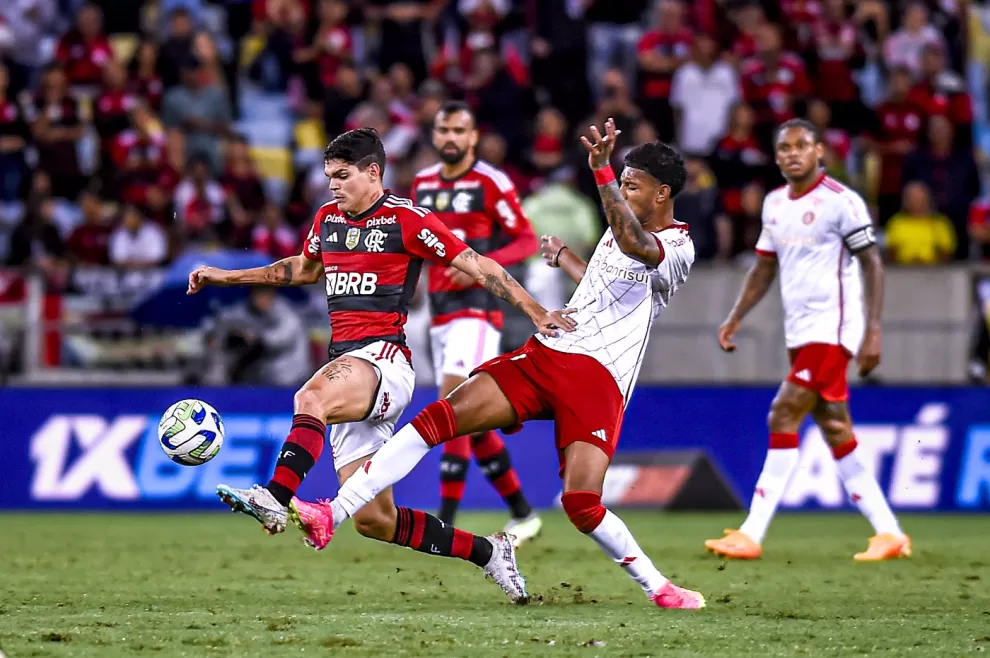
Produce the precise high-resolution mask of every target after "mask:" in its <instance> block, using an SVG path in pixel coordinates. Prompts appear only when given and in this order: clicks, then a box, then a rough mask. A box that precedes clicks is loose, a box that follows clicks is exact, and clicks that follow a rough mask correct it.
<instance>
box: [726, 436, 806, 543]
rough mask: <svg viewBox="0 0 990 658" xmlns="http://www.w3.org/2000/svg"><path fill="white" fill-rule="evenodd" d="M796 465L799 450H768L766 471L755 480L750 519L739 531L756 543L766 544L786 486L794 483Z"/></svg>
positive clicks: (765, 464)
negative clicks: (766, 537) (764, 542)
mask: <svg viewBox="0 0 990 658" xmlns="http://www.w3.org/2000/svg"><path fill="white" fill-rule="evenodd" d="M797 465H798V449H797V448H771V449H770V450H768V451H767V458H766V461H764V462H763V471H762V472H761V473H760V479H759V480H757V481H756V490H755V491H754V492H753V500H752V502H750V504H749V516H747V517H746V520H745V521H743V524H742V525H741V526H739V531H740V532H742V533H743V534H744V535H746V536H747V537H749V538H750V539H752V540H753V541H755V542H756V543H757V544H762V543H763V538H764V537H765V536H766V534H767V528H769V527H770V522H771V521H772V520H773V515H774V514H775V513H776V512H777V505H779V504H780V499H781V498H783V497H784V492H785V491H786V490H787V483H788V482H790V481H791V476H792V475H793V474H794V469H796V468H797Z"/></svg>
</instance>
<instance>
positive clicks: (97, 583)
mask: <svg viewBox="0 0 990 658" xmlns="http://www.w3.org/2000/svg"><path fill="white" fill-rule="evenodd" d="M620 514H621V516H623V517H624V518H625V519H626V521H627V523H628V524H629V526H630V528H631V529H632V530H633V532H634V533H635V534H636V536H637V537H638V538H639V540H640V542H641V544H642V545H643V546H644V548H645V549H646V551H647V552H648V553H649V554H650V555H651V556H652V557H653V558H654V560H655V561H656V563H657V565H658V566H659V568H660V569H661V571H663V572H664V573H665V574H666V575H668V576H670V577H671V578H672V579H674V580H675V582H678V583H680V584H683V585H685V586H688V587H692V588H694V589H698V590H700V591H702V592H703V593H704V594H705V595H706V596H707V597H708V608H707V609H705V610H702V611H698V612H690V611H664V610H659V609H657V608H655V607H653V605H652V604H650V603H649V602H648V601H647V599H646V598H645V597H644V596H643V595H642V594H641V593H640V591H639V589H638V587H637V586H636V585H635V584H634V583H632V582H631V581H630V580H629V579H628V578H627V577H626V576H625V574H624V573H623V572H622V570H621V569H620V568H619V567H617V566H615V565H613V564H612V563H611V562H610V561H609V560H608V559H607V558H606V557H605V556H604V555H602V554H601V553H600V552H599V551H598V549H597V547H596V546H595V545H594V544H593V543H592V542H591V540H589V539H587V538H585V537H582V536H580V535H579V534H578V533H577V532H576V531H575V530H573V529H572V528H571V527H570V526H569V524H568V522H567V519H566V518H565V517H564V516H563V515H562V514H560V513H559V512H557V513H549V514H548V515H547V517H546V519H547V525H546V527H545V531H544V534H543V536H542V537H540V538H539V539H538V540H536V542H534V543H532V544H529V545H527V546H526V547H524V549H523V550H522V551H521V552H520V555H519V562H520V567H521V568H522V570H523V573H524V574H525V575H526V577H527V579H528V583H529V588H530V592H531V594H532V595H533V597H534V600H533V603H532V604H530V605H529V606H526V607H517V606H513V605H511V604H509V603H508V601H507V600H506V599H505V597H504V596H503V595H502V593H501V591H500V590H499V589H498V587H497V586H495V585H494V584H493V583H491V582H489V581H486V580H484V578H483V577H482V575H481V572H480V570H478V569H476V568H475V567H473V566H471V565H469V564H467V563H463V562H459V561H453V560H444V559H439V558H433V557H429V556H425V555H420V554H418V553H415V552H413V551H410V550H408V549H403V548H398V547H395V546H388V545H383V544H378V543H376V542H373V541H371V540H367V539H362V538H360V537H358V536H357V535H356V534H355V533H354V532H353V530H352V529H351V528H350V527H349V525H348V527H346V528H345V529H344V530H343V531H342V532H341V534H340V536H339V537H338V538H337V539H336V540H335V541H334V543H333V544H331V546H330V547H329V548H328V549H327V550H326V551H324V552H323V553H315V552H313V551H311V550H310V549H307V548H305V547H304V546H302V544H301V542H300V537H299V534H298V532H296V531H295V529H294V528H290V530H289V531H288V532H287V533H286V534H285V535H282V536H279V537H274V538H270V537H267V536H266V535H264V534H263V533H262V532H261V531H260V529H259V528H258V526H257V524H256V523H254V522H253V521H252V520H250V519H248V518H246V517H243V516H234V515H231V514H219V513H218V514H201V515H171V514H158V515H155V514H149V515H141V516H137V515H84V514H77V515H53V514H39V515H27V514H7V515H0V647H2V649H3V651H4V652H6V653H7V655H8V656H9V657H10V658H22V657H24V656H99V657H101V658H106V657H113V656H237V657H248V656H266V657H269V656H296V655H303V656H466V657H475V656H530V655H534V656H535V655H539V656H670V657H680V656H685V657H686V656H718V657H724V658H736V657H742V656H753V657H769V656H891V657H893V656H924V657H933V656H940V657H941V656H964V655H971V654H976V653H980V652H990V551H988V540H990V520H988V518H987V517H985V516H983V517H980V516H972V517H959V516H952V517H950V516H942V517H936V516H907V517H904V518H903V519H902V521H903V523H904V526H905V528H907V529H908V531H909V532H910V533H911V534H912V535H913V537H914V542H915V556H914V557H913V558H912V559H910V560H902V561H898V562H892V563H883V564H855V563H853V561H852V554H853V552H855V551H857V550H861V549H862V548H863V547H864V546H865V542H866V539H867V536H868V534H869V533H868V526H867V524H866V522H865V521H864V520H863V519H861V518H859V517H855V516H847V515H784V516H781V517H780V518H778V519H777V521H776V523H775V525H774V527H773V528H771V534H770V538H769V541H768V542H767V543H766V546H765V549H766V552H765V553H764V558H763V559H762V560H761V561H758V562H750V563H741V562H728V563H727V562H723V561H721V560H719V559H717V558H715V557H713V556H710V555H706V554H705V553H704V552H703V549H702V541H703V540H704V539H706V538H708V537H712V536H717V535H719V533H720V531H721V530H722V528H724V527H731V526H733V525H734V524H737V523H738V522H739V520H740V515H732V516H727V515H716V514H712V515H700V514H691V515H688V514H661V513H657V512H647V511H636V512H633V511H625V512H620ZM503 520H504V517H503V516H502V515H498V514H465V515H462V517H461V518H460V523H461V524H462V525H463V526H464V527H465V528H467V529H470V530H474V531H476V532H490V531H492V530H495V529H496V528H497V527H498V526H499V525H500V524H501V523H502V521H503Z"/></svg>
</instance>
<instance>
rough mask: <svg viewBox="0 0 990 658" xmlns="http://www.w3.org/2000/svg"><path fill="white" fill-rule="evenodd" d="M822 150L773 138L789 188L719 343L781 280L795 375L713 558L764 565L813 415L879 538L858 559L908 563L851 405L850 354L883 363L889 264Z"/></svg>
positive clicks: (867, 364)
mask: <svg viewBox="0 0 990 658" xmlns="http://www.w3.org/2000/svg"><path fill="white" fill-rule="evenodd" d="M823 148H824V147H823V146H822V141H821V135H819V134H818V131H817V130H816V129H815V127H814V126H813V125H812V124H810V123H809V122H807V121H804V120H801V119H794V120H791V121H787V122H785V123H783V124H781V126H780V127H779V128H778V129H777V133H776V142H775V150H776V156H777V166H778V167H780V171H781V173H782V174H783V175H784V178H785V179H786V180H787V185H785V186H784V187H781V188H778V189H776V190H774V191H772V192H770V194H768V195H767V198H766V199H765V200H764V202H763V231H762V232H761V233H760V238H759V240H758V241H757V243H756V256H757V258H756V264H755V265H753V267H752V269H750V271H749V274H748V275H747V276H746V281H745V283H744V284H743V288H742V291H741V292H740V294H739V299H738V300H737V301H736V303H735V306H734V307H733V309H732V311H731V312H730V313H729V317H728V319H726V321H725V323H724V324H723V325H722V327H721V328H720V329H719V332H718V340H719V344H720V345H721V347H722V349H723V350H725V351H726V352H732V351H734V350H735V349H736V345H735V343H733V342H732V339H733V337H734V336H735V334H736V332H737V331H738V330H739V325H740V323H741V322H742V320H743V318H744V317H745V316H746V314H747V313H748V312H749V311H750V309H752V308H753V307H754V306H756V304H757V303H758V302H759V301H760V300H761V299H762V298H763V296H764V295H766V293H767V291H768V290H769V289H770V285H771V284H772V283H773V280H774V278H775V277H776V275H777V272H778V270H779V271H780V292H781V297H782V299H783V302H784V335H785V339H786V341H787V349H788V353H789V356H790V361H791V371H790V373H789V374H788V375H787V379H786V380H785V381H784V383H783V384H781V386H780V390H779V391H778V392H777V396H776V398H774V400H773V403H772V404H771V406H770V416H769V418H768V424H769V430H770V449H769V450H768V452H767V457H766V461H765V462H764V464H763V472H762V473H760V477H759V479H758V480H757V482H756V491H755V492H754V493H753V499H752V502H751V503H750V508H749V515H748V516H747V517H746V520H745V521H744V522H743V524H742V525H741V526H739V529H738V530H727V531H726V533H725V536H724V537H721V538H719V539H709V540H708V541H706V542H705V547H706V548H707V549H708V550H709V551H712V552H713V553H716V554H718V555H722V556H724V557H730V558H738V559H756V558H758V557H760V555H761V554H762V552H763V538H764V536H765V535H766V532H767V529H768V528H769V527H770V521H771V520H772V519H773V516H774V513H775V512H776V510H777V505H778V504H779V503H780V500H781V498H783V496H784V492H785V491H786V489H787V484H788V482H789V481H790V479H791V477H792V476H793V475H794V472H795V470H796V469H797V465H798V430H800V429H801V424H802V422H804V419H805V417H806V416H807V415H808V414H811V417H812V418H813V419H814V420H815V423H816V424H817V425H818V427H819V429H820V430H821V432H822V436H823V437H824V438H825V440H826V441H827V442H828V444H829V446H830V447H831V448H832V454H833V455H834V456H835V460H836V465H837V466H838V471H839V477H840V478H841V479H842V484H843V485H844V486H845V488H846V491H848V492H849V497H850V498H851V499H852V501H853V503H855V505H856V506H857V507H858V508H859V510H860V511H861V512H862V513H863V515H864V516H866V518H867V519H868V520H869V521H870V523H871V524H872V525H873V529H874V531H875V533H876V534H875V535H874V536H873V537H872V538H871V539H870V542H869V546H868V547H867V549H866V551H864V552H862V553H857V554H856V555H854V556H853V557H854V559H855V560H857V561H878V560H887V559H891V558H898V557H907V556H909V555H911V539H910V538H909V537H908V536H907V535H905V534H904V532H903V531H902V530H901V527H900V525H899V524H898V522H897V519H896V518H895V517H894V513H893V512H892V511H891V509H890V505H889V504H888V503H887V499H886V498H884V495H883V492H882V491H881V490H880V486H879V485H878V484H877V480H876V477H875V476H874V474H873V473H871V472H870V471H869V469H868V468H867V466H866V465H865V464H864V463H863V462H862V461H861V460H860V458H859V451H857V450H856V436H855V434H854V433H853V425H852V419H851V418H850V417H849V406H848V403H847V401H848V399H849V386H848V384H847V382H846V371H847V370H848V366H849V362H850V360H852V358H853V355H855V358H856V361H857V362H858V364H859V374H860V376H866V375H867V374H869V373H870V372H871V371H872V370H873V369H874V368H876V367H877V366H878V365H879V364H880V314H881V310H882V308H883V263H882V261H881V259H880V251H879V249H878V248H877V245H876V239H875V238H874V235H873V221H872V220H871V219H870V214H869V211H868V210H867V209H866V203H865V202H864V201H863V198H862V197H861V196H859V195H858V194H856V193H855V192H853V191H852V190H850V189H849V188H848V187H846V186H844V185H842V184H841V183H838V182H836V181H834V180H832V179H831V178H829V177H828V176H826V175H825V173H824V172H823V171H822V170H821V162H822V157H823ZM864 282H865V285H864ZM864 292H865V295H864ZM864 297H865V301H866V313H865V316H864V312H863V301H864Z"/></svg>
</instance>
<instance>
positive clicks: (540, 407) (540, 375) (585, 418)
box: [472, 338, 625, 475]
mask: <svg viewBox="0 0 990 658" xmlns="http://www.w3.org/2000/svg"><path fill="white" fill-rule="evenodd" d="M475 372H487V373H488V374H489V375H491V376H492V377H493V378H494V379H495V383H496V384H498V387H499V388H500V389H502V393H504V394H505V397H506V398H508V400H509V403H510V404H512V408H513V409H515V411H516V416H517V417H518V419H519V424H518V425H516V426H515V427H511V428H505V429H504V430H503V431H504V432H505V433H506V434H511V433H513V432H518V431H519V430H520V429H521V427H522V424H523V423H525V422H526V421H529V420H553V421H554V441H555V443H556V446H557V457H558V459H559V460H560V475H563V473H564V466H565V462H564V449H565V448H566V447H567V446H569V445H571V444H572V443H574V442H575V441H583V442H585V443H590V444H592V445H595V446H598V447H599V448H601V449H602V450H603V451H604V452H605V454H607V455H608V458H609V459H610V460H611V459H612V456H613V455H614V454H615V447H616V446H617V445H618V444H619V431H620V430H621V429H622V413H623V410H624V407H625V404H624V402H623V399H622V393H620V392H619V387H618V385H617V384H616V383H615V379H614V378H613V377H612V375H611V374H610V373H609V371H608V370H606V369H605V366H603V365H602V364H600V363H599V362H598V361H596V360H595V359H593V358H591V357H590V356H586V355H584V354H569V353H567V352H558V351H556V350H552V349H550V348H549V347H545V346H544V345H543V344H542V343H541V342H540V341H538V340H536V338H530V339H529V340H528V341H527V342H526V344H525V345H523V346H522V347H520V348H519V349H517V350H515V351H514V352H509V353H508V354H503V355H502V356H499V357H496V358H494V359H492V360H491V361H488V362H486V363H483V364H481V365H480V366H478V368H477V369H476V370H475ZM472 374H474V373H472Z"/></svg>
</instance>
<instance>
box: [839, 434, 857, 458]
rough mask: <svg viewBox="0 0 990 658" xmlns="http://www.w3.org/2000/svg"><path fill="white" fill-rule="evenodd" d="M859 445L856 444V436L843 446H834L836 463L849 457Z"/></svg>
mask: <svg viewBox="0 0 990 658" xmlns="http://www.w3.org/2000/svg"><path fill="white" fill-rule="evenodd" d="M857 445H859V444H858V443H856V437H855V436H854V437H853V438H851V439H849V440H848V441H846V442H845V443H843V444H842V445H839V446H832V456H833V457H834V458H835V461H839V460H840V459H842V458H843V457H845V456H846V455H848V454H849V453H850V452H852V451H853V450H855V449H856V446H857Z"/></svg>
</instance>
